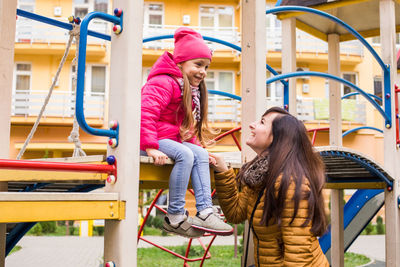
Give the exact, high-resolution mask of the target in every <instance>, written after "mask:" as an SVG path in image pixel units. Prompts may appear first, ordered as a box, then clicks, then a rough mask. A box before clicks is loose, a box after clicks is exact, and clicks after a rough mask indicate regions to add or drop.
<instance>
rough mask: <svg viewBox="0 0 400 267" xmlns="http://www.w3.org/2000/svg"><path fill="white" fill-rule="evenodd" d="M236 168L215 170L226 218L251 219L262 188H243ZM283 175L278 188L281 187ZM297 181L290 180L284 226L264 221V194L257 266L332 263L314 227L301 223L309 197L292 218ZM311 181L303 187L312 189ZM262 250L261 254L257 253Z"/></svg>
mask: <svg viewBox="0 0 400 267" xmlns="http://www.w3.org/2000/svg"><path fill="white" fill-rule="evenodd" d="M235 177H236V176H235V173H234V171H233V170H232V169H229V170H228V171H225V172H222V173H216V174H215V185H216V189H217V193H218V200H219V204H220V206H221V208H222V210H223V212H224V215H225V217H226V219H227V220H228V221H229V222H231V223H241V222H243V221H245V220H250V217H251V213H252V211H253V209H254V205H255V204H256V201H257V198H258V195H259V192H260V190H261V188H260V189H258V190H253V189H251V188H249V187H248V186H246V185H242V190H241V192H239V190H238V188H237V183H236V179H235ZM279 184H280V179H278V180H277V183H276V184H275V188H276V189H277V188H279ZM294 189H295V185H294V183H292V184H290V186H289V189H288V192H287V197H286V203H285V207H284V210H283V215H282V223H281V226H280V227H278V225H277V223H276V222H272V221H271V222H270V223H269V224H268V226H265V224H264V225H261V224H260V221H261V218H262V214H263V210H264V196H262V197H261V199H260V202H259V204H258V205H257V209H256V211H255V213H254V218H253V229H254V236H253V237H254V239H253V240H254V257H255V262H256V266H260V267H262V266H293V267H294V266H295V267H300V266H318V267H325V266H327V267H328V266H329V263H328V261H327V259H326V257H325V255H324V254H323V253H322V250H321V248H320V246H319V242H318V240H317V238H316V237H315V236H314V235H313V234H312V232H311V231H310V229H311V225H310V224H308V225H307V226H301V225H302V224H303V223H304V221H305V219H306V217H307V216H306V215H307V212H308V211H307V207H308V201H307V200H304V199H303V200H301V201H300V203H299V209H298V211H297V215H296V217H295V219H294V221H293V222H292V223H291V224H290V221H291V220H292V216H293V211H294V202H293V201H292V198H293V194H294ZM309 190H310V189H309V186H308V184H307V181H306V180H305V182H304V183H303V185H302V191H303V192H307V191H309ZM257 254H258V255H257Z"/></svg>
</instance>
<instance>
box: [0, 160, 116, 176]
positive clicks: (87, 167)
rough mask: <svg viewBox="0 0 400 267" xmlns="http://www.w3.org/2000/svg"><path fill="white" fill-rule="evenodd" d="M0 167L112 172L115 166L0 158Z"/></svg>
mask: <svg viewBox="0 0 400 267" xmlns="http://www.w3.org/2000/svg"><path fill="white" fill-rule="evenodd" d="M0 168H2V169H26V170H47V171H82V172H100V173H108V174H114V175H115V173H116V166H115V164H113V165H108V164H82V163H72V162H52V161H31V160H14V159H0Z"/></svg>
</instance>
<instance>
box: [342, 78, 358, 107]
mask: <svg viewBox="0 0 400 267" xmlns="http://www.w3.org/2000/svg"><path fill="white" fill-rule="evenodd" d="M345 74H350V75H352V74H354V75H355V77H356V81H355V83H354V84H355V85H357V86H358V72H354V71H345V72H342V73H341V78H342V79H344V75H345ZM353 90H354V89H353ZM340 93H341V96H344V84H343V83H341V85H340ZM347 99H353V98H347ZM354 99H356V100H358V95H355V97H354Z"/></svg>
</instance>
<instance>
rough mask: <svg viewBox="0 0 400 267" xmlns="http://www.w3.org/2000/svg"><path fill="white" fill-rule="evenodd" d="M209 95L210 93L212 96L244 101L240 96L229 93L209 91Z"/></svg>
mask: <svg viewBox="0 0 400 267" xmlns="http://www.w3.org/2000/svg"><path fill="white" fill-rule="evenodd" d="M208 93H209V94H212V95H221V96H227V97H230V98H233V99H236V100H239V101H242V98H241V97H240V96H238V95H234V94H230V93H227V92H223V91H217V90H208Z"/></svg>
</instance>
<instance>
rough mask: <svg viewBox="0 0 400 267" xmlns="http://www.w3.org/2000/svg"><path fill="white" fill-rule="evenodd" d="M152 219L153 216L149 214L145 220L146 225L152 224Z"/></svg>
mask: <svg viewBox="0 0 400 267" xmlns="http://www.w3.org/2000/svg"><path fill="white" fill-rule="evenodd" d="M153 219H154V217H153V216H151V215H150V216H149V217H147V221H146V225H147V226H152V225H153V224H152V223H153Z"/></svg>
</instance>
